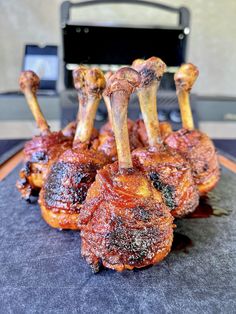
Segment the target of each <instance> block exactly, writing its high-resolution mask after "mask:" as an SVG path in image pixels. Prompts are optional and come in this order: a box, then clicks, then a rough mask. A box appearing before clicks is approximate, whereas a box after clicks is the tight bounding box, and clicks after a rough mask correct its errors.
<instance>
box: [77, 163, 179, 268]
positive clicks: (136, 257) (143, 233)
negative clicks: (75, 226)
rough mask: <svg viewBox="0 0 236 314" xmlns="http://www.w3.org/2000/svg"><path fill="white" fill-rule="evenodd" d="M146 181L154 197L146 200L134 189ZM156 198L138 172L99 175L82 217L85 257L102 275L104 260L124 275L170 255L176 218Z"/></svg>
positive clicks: (110, 167)
mask: <svg viewBox="0 0 236 314" xmlns="http://www.w3.org/2000/svg"><path fill="white" fill-rule="evenodd" d="M141 177H142V178H143V180H144V182H145V184H144V186H145V188H146V187H148V189H149V192H150V194H148V196H144V197H142V195H139V194H138V192H137V191H136V188H135V187H134V186H133V185H135V186H136V185H138V184H139V182H138V179H139V178H141ZM126 178H127V180H126ZM132 178H133V179H134V182H132ZM142 182H143V181H142ZM146 184H147V185H146ZM131 185H132V187H131ZM141 190H142V193H146V191H145V192H144V191H143V189H142V188H141ZM136 193H137V194H136ZM152 193H154V189H153V188H152V187H151V184H149V183H148V180H147V179H145V177H144V176H143V175H142V174H141V173H140V172H139V171H137V170H134V169H132V171H127V172H126V173H125V174H121V173H119V172H118V167H117V163H114V164H112V165H108V166H106V167H105V168H103V169H102V170H100V171H99V172H98V174H97V177H96V181H95V182H94V183H93V185H92V186H91V188H90V190H89V194H88V195H87V198H86V201H85V203H84V205H83V206H82V208H81V212H80V218H79V221H80V227H81V237H82V255H83V256H84V257H85V258H86V260H87V261H88V263H89V264H90V265H91V266H93V268H94V269H96V271H97V270H98V269H99V263H100V261H101V262H102V263H103V265H104V266H106V267H109V268H112V269H116V270H124V269H132V268H134V267H138V268H139V267H145V266H147V265H150V264H155V263H156V262H158V261H160V260H162V259H163V258H164V257H165V256H166V255H167V254H168V252H169V250H170V247H171V243H172V239H173V218H172V216H171V214H170V212H169V210H168V209H167V207H166V206H165V205H164V204H163V203H162V201H157V200H154V198H153V196H152V195H153V194H152ZM120 195H123V198H122V200H121V197H120ZM145 195H146V194H145Z"/></svg>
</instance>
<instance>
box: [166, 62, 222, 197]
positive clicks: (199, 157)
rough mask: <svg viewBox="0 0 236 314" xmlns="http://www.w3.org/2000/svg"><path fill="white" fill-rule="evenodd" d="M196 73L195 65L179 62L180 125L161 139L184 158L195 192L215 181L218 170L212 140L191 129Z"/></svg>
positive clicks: (217, 177) (218, 174) (218, 175)
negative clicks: (189, 169) (191, 100)
mask: <svg viewBox="0 0 236 314" xmlns="http://www.w3.org/2000/svg"><path fill="white" fill-rule="evenodd" d="M197 76H198V69H197V67H196V66H195V65H193V64H191V63H188V64H184V65H182V66H181V67H180V68H179V70H178V71H177V72H176V74H175V76H174V79H175V84H176V91H177V96H178V101H179V106H180V110H181V117H182V123H183V127H182V129H180V130H178V131H177V132H173V133H171V134H170V135H168V136H167V137H166V138H165V143H166V144H167V145H168V146H169V147H171V148H174V149H176V150H177V151H178V152H179V153H180V154H181V155H182V156H183V157H184V158H186V159H187V160H188V162H189V163H190V166H191V168H192V174H193V178H194V181H195V184H196V185H197V187H198V190H199V193H200V194H206V193H207V192H209V191H211V190H212V189H213V188H214V187H215V185H216V184H217V182H218V181H219V178H220V170H219V163H218V158H217V154H216V150H215V147H214V144H213V142H212V141H211V140H210V138H209V137H208V136H207V135H206V134H204V133H203V132H201V131H199V130H196V129H194V123H193V118H192V112H191V107H190V102H189V93H190V90H191V88H192V86H193V84H194V82H195V80H196V78H197Z"/></svg>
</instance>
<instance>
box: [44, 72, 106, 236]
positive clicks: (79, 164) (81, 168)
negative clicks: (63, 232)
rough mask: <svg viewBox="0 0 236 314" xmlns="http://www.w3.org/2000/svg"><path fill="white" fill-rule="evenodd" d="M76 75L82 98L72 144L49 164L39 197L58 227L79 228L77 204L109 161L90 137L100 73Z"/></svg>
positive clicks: (48, 217) (102, 83)
mask: <svg viewBox="0 0 236 314" xmlns="http://www.w3.org/2000/svg"><path fill="white" fill-rule="evenodd" d="M79 78H80V80H81V94H83V97H84V102H83V108H82V110H81V111H80V113H81V116H80V119H79V122H78V125H77V129H76V133H75V137H74V141H73V146H72V148H70V149H67V150H66V151H65V152H64V153H63V154H62V155H61V156H60V157H59V158H58V160H57V161H56V162H55V163H54V164H53V165H52V167H51V170H50V172H49V174H48V177H47V180H46V182H45V184H44V187H43V188H42V190H41V192H40V197H39V204H40V207H41V212H42V216H43V218H44V220H45V221H46V222H47V223H48V224H49V225H50V226H51V227H54V228H59V229H75V230H76V229H78V217H79V212H80V207H81V204H82V203H83V202H84V200H85V198H86V195H87V190H88V188H89V187H90V185H91V184H92V182H93V181H94V179H95V176H96V172H97V170H98V169H100V168H102V167H103V166H104V165H105V164H106V163H107V162H108V160H107V158H106V157H105V156H104V154H102V153H100V152H98V151H96V145H94V142H93V141H92V139H91V134H92V130H93V121H94V117H95V114H96V110H97V107H98V102H99V99H100V98H101V93H102V90H103V89H104V87H105V79H104V76H103V73H102V72H101V71H100V70H99V69H97V68H93V69H86V70H85V71H84V69H83V71H81V75H80V77H79Z"/></svg>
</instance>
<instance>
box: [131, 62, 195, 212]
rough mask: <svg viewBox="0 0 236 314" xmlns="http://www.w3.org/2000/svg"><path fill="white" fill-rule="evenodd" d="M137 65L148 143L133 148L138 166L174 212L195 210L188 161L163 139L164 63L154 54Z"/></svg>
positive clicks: (193, 187) (193, 185)
mask: <svg viewBox="0 0 236 314" xmlns="http://www.w3.org/2000/svg"><path fill="white" fill-rule="evenodd" d="M133 64H136V62H134V63H133ZM137 68H138V70H139V73H140V75H141V77H142V83H143V84H142V85H141V86H142V87H141V89H140V90H139V92H138V93H139V97H140V106H141V111H142V115H143V117H144V123H145V126H146V130H147V134H148V143H149V146H148V147H147V148H140V149H137V150H134V151H133V153H132V155H133V157H134V159H135V162H136V165H137V166H138V167H139V169H140V170H142V171H144V172H145V173H146V174H147V176H148V177H149V178H150V180H151V182H152V183H153V186H154V187H155V188H156V189H158V190H159V191H160V192H161V193H162V196H163V200H164V201H165V202H166V205H167V206H168V207H169V208H170V210H171V214H172V215H173V216H174V217H182V216H184V215H186V214H188V213H190V212H192V211H194V209H195V208H196V207H197V205H198V199H199V196H198V191H197V189H196V186H195V184H194V181H193V177H192V173H191V168H190V165H189V164H188V162H187V161H186V160H185V159H184V158H183V157H182V156H181V155H179V154H178V153H176V152H175V151H174V150H171V149H168V148H166V147H164V145H163V143H162V137H161V133H160V127H159V121H158V115H157V105H156V96H155V91H156V87H157V84H159V82H160V77H161V76H162V74H163V71H164V69H165V63H164V62H163V61H162V60H161V59H159V58H156V57H152V58H150V59H148V60H146V61H144V60H143V61H142V62H140V60H139V63H138V67H137ZM157 82H158V83H157ZM140 95H141V96H140ZM155 119H157V120H155Z"/></svg>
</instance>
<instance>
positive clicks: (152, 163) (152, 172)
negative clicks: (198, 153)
mask: <svg viewBox="0 0 236 314" xmlns="http://www.w3.org/2000/svg"><path fill="white" fill-rule="evenodd" d="M132 156H133V158H134V163H135V165H136V167H137V168H138V169H140V170H141V171H143V172H145V173H146V175H147V177H148V178H149V179H150V180H151V182H152V184H153V186H154V187H155V188H156V189H157V190H158V191H160V192H161V194H162V197H163V200H164V201H165V204H166V205H167V206H168V208H169V209H170V210H171V214H172V215H173V216H174V217H175V218H181V217H184V216H185V215H187V214H188V213H190V212H192V211H194V209H195V208H196V207H197V206H198V202H199V196H198V191H197V188H196V186H195V184H194V181H193V176H192V173H191V168H190V165H189V163H188V162H187V161H186V160H185V159H184V158H183V157H181V155H180V154H177V153H176V152H175V151H174V150H171V149H166V148H164V147H149V148H146V149H142V148H141V149H137V150H135V151H133V153H132Z"/></svg>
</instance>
